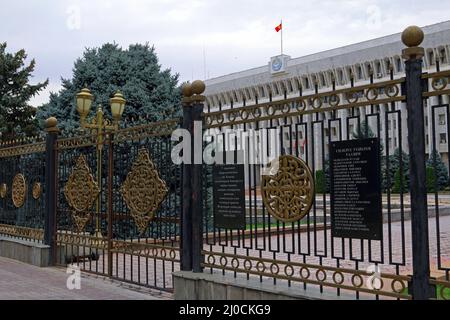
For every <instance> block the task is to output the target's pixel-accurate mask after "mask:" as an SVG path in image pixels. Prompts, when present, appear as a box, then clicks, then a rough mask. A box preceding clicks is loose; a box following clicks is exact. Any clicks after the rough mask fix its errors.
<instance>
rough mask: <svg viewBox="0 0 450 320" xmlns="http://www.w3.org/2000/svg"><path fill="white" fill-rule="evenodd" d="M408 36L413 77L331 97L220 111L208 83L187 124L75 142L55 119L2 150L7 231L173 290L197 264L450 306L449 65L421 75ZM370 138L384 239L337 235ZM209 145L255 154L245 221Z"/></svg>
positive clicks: (246, 178) (245, 177)
mask: <svg viewBox="0 0 450 320" xmlns="http://www.w3.org/2000/svg"><path fill="white" fill-rule="evenodd" d="M405 34H406V36H405V37H404V40H405V43H406V44H407V45H408V46H409V48H408V49H406V50H405V51H404V57H405V59H406V77H405V78H395V77H394V74H393V72H392V71H391V79H390V80H388V81H381V82H375V81H374V77H373V75H372V76H371V77H370V82H369V83H368V84H366V85H362V86H354V83H353V80H352V81H351V85H350V86H348V87H344V88H342V87H340V88H336V83H335V82H334V81H333V88H332V90H331V91H326V92H320V91H319V86H318V84H317V83H315V92H314V93H312V94H307V95H304V94H303V93H302V90H301V88H299V89H300V94H299V96H298V97H293V98H288V97H287V90H285V97H284V99H282V100H277V101H274V100H273V99H272V98H270V99H269V101H268V102H264V103H258V97H257V96H256V94H255V96H254V97H253V99H252V101H251V102H247V103H246V102H244V105H243V106H240V107H237V108H234V107H233V105H231V107H230V108H222V107H220V108H219V110H212V109H211V107H210V106H208V105H206V106H205V104H204V101H205V98H204V97H203V96H202V95H201V94H202V93H203V91H204V86H203V84H202V83H201V82H194V83H193V84H192V85H188V86H185V87H184V89H183V94H184V98H183V118H182V119H174V120H169V121H163V122H158V123H149V124H145V125H139V126H135V127H130V128H125V129H120V130H116V131H112V132H95V134H94V133H93V132H91V131H85V133H84V134H83V135H80V136H74V137H64V132H62V133H58V131H57V128H56V123H55V122H54V120H49V121H48V123H47V124H48V128H47V134H46V142H44V141H43V140H42V138H39V139H34V140H32V141H20V142H18V141H16V142H12V143H9V144H4V145H2V147H1V148H0V165H1V171H0V196H1V201H0V208H1V211H0V234H1V235H4V236H9V237H12V238H23V239H27V240H33V241H38V242H44V243H46V244H48V245H50V246H51V248H52V249H53V251H52V253H53V254H52V257H51V259H52V262H53V263H57V264H61V265H68V264H72V265H77V266H79V267H80V268H81V269H82V270H84V271H87V272H92V273H96V274H101V275H104V276H108V277H111V278H115V279H119V280H122V281H126V282H132V283H137V284H141V285H145V286H149V287H154V288H160V289H163V290H172V288H173V284H172V273H173V272H175V271H178V270H184V271H193V272H196V273H202V272H208V273H217V274H219V275H226V276H231V277H236V278H238V277H242V279H244V280H245V279H257V280H259V281H260V282H261V283H271V284H275V285H279V286H288V287H292V288H301V289H309V288H319V290H320V291H321V292H334V293H335V294H336V295H337V296H343V297H345V298H356V299H373V298H375V299H385V298H388V299H389V298H390V299H411V298H414V299H435V298H438V299H448V297H449V290H450V289H449V287H450V272H449V271H450V265H449V261H450V260H449V259H450V246H449V245H448V241H447V240H448V237H449V232H450V197H449V196H448V195H447V194H446V193H445V192H443V190H442V189H444V188H445V187H446V186H447V187H448V186H449V178H448V169H443V168H442V167H441V159H440V157H439V156H438V153H437V152H436V151H437V150H438V148H439V147H446V148H447V149H446V150H449V148H450V141H449V140H448V138H446V137H444V138H443V137H442V135H441V130H443V129H445V132H447V133H449V132H450V113H449V104H448V95H449V94H450V89H449V78H450V71H440V66H439V62H438V63H437V69H436V72H434V73H430V74H425V73H422V68H421V64H422V59H421V58H422V51H423V50H422V49H421V48H420V47H418V45H420V42H421V41H418V40H417V38H416V39H415V38H414V37H411V32H409V33H408V32H406V33H405ZM408 34H409V37H408ZM416 34H419V37H418V38H420V32H419V33H416ZM411 39H412V40H411ZM419 40H420V39H419ZM391 70H392V69H391ZM285 89H286V88H285ZM200 124H201V125H202V128H201V129H199V128H198V127H199V125H200ZM178 128H183V129H185V130H187V131H188V132H189V133H190V142H189V143H188V145H189V146H190V147H191V150H189V151H188V150H187V149H183V151H182V152H181V153H180V154H179V156H180V157H181V158H182V159H183V162H181V163H182V164H175V163H174V161H173V158H172V157H173V156H174V152H173V150H174V149H173V147H174V146H175V144H178V143H180V141H178V140H177V138H173V137H172V133H173V131H174V130H175V129H178ZM271 130H275V131H271ZM270 132H274V134H272V133H270ZM255 133H257V136H258V135H259V138H256V139H254V137H253V135H252V134H255ZM188 138H189V136H188V135H184V136H183V141H184V139H188ZM367 139H372V140H373V139H375V140H374V141H379V143H380V147H379V150H377V153H378V154H377V155H376V158H377V159H379V164H378V166H379V168H373V169H374V170H377V171H379V172H380V181H379V182H380V185H381V188H380V189H381V191H382V196H381V204H380V208H375V212H376V213H378V214H379V215H380V217H381V219H382V224H381V229H382V235H379V237H378V238H373V239H359V238H356V237H355V238H352V237H351V236H350V237H349V236H342V235H337V234H336V233H333V232H335V230H332V222H333V218H335V216H334V213H333V211H332V210H334V209H333V205H335V204H336V203H335V202H333V203H331V197H332V196H333V197H334V196H335V195H331V194H330V192H331V191H332V190H331V189H332V181H333V177H331V175H332V174H333V166H334V164H333V163H334V162H333V159H330V156H331V155H332V153H333V150H334V149H333V148H334V146H335V144H336V142H339V141H355V140H360V141H366V140H367ZM199 141H200V147H199V145H198V142H199ZM211 142H215V143H216V146H217V145H219V146H220V147H221V148H220V149H221V151H227V152H224V153H223V154H221V156H223V157H225V158H226V156H227V154H228V153H229V154H231V155H232V156H233V158H234V160H236V159H238V158H239V157H242V155H243V159H244V162H243V165H241V166H237V167H235V168H234V169H236V172H235V173H237V175H236V176H235V178H236V179H237V180H239V179H241V180H242V181H241V182H242V185H241V187H242V188H241V189H243V193H242V194H239V192H236V193H233V192H235V190H234V189H233V190H232V188H231V187H230V189H229V190H226V192H228V191H229V192H230V193H231V194H232V195H233V197H234V196H235V197H236V199H237V200H236V202H235V201H234V199H231V201H230V202H233V203H234V202H235V203H238V205H239V206H240V207H241V208H240V209H242V210H243V212H244V215H243V217H240V218H239V217H238V216H236V219H238V218H239V219H240V220H239V223H238V221H237V220H233V219H234V218H232V219H230V218H228V222H230V221H231V222H230V223H231V224H230V226H229V227H227V226H224V225H223V221H222V220H223V219H224V217H219V216H218V207H217V202H218V198H220V197H221V194H218V193H217V190H216V189H217V185H218V180H219V178H220V177H222V176H220V177H219V175H218V172H219V173H220V172H221V170H222V169H223V168H225V167H220V166H216V167H215V166H214V165H210V164H206V163H204V162H203V161H202V160H205V159H204V157H203V156H204V155H205V154H206V151H205V150H206V149H207V148H208V145H210V143H211ZM202 144H203V145H202ZM258 145H265V146H266V148H261V149H258V148H259V147H258ZM244 146H246V147H247V148H248V149H249V150H251V152H250V154H253V155H255V154H258V155H259V156H263V158H264V157H266V156H267V157H268V158H270V157H273V158H274V159H279V162H278V165H279V167H278V171H276V172H275V173H273V174H268V173H270V170H269V171H264V170H267V169H270V167H269V168H267V166H265V165H261V164H259V163H251V162H250V161H249V160H250V154H248V153H245V152H244V153H242V152H243V151H245V150H246V149H245V148H244ZM202 147H203V148H202ZM248 149H247V150H248ZM214 153H215V152H212V153H211V155H213V154H214ZM265 153H267V154H265ZM199 154H200V155H202V154H203V156H200V157H199ZM214 155H215V154H214ZM186 159H188V160H190V161H186ZM199 159H200V160H199ZM443 161H444V162H445V164H446V167H447V168H448V167H449V163H448V162H449V159H448V158H446V159H443ZM43 163H45V165H43ZM221 168H222V169H221ZM239 170H242V171H239ZM445 170H447V173H446V175H445V174H443V172H444V173H445ZM233 188H234V187H233ZM215 191H216V192H215ZM240 191H242V190H240ZM240 196H242V199H240ZM241 200H242V201H241ZM380 211H381V212H380ZM219 218H220V219H222V220H221V221H219V220H220V219H219ZM241 218H243V219H241ZM225 219H226V217H225ZM306 292H307V291H306Z"/></svg>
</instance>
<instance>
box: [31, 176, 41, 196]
mask: <svg viewBox="0 0 450 320" xmlns="http://www.w3.org/2000/svg"><path fill="white" fill-rule="evenodd" d="M31 194H32V195H33V199H34V200H37V199H39V198H40V197H41V194H42V185H41V183H40V182H38V181H36V182H35V183H33V189H32V192H31Z"/></svg>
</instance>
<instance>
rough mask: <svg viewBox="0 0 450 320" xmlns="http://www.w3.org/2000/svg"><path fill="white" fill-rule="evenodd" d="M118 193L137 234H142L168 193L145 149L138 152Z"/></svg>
mask: <svg viewBox="0 0 450 320" xmlns="http://www.w3.org/2000/svg"><path fill="white" fill-rule="evenodd" d="M120 191H121V192H122V195H123V198H124V199H125V203H126V204H127V207H128V208H129V209H130V211H131V216H132V217H133V219H134V222H135V224H136V226H137V228H138V230H139V232H140V233H141V234H143V233H144V232H145V230H146V229H147V226H148V223H149V222H150V221H151V220H152V219H153V218H154V216H155V213H156V211H157V210H158V208H159V206H160V204H161V202H162V201H163V200H164V198H165V197H166V195H167V192H168V190H167V187H166V183H165V182H164V181H163V180H162V179H161V178H160V177H159V174H158V171H157V169H156V167H155V165H154V163H153V162H152V161H151V160H150V155H149V154H148V151H147V150H146V149H141V150H139V153H138V157H137V159H136V161H135V162H134V163H133V166H132V168H131V171H130V172H129V173H128V175H127V178H126V179H125V182H124V184H123V185H122V188H121V189H120Z"/></svg>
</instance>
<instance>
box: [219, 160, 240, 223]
mask: <svg viewBox="0 0 450 320" xmlns="http://www.w3.org/2000/svg"><path fill="white" fill-rule="evenodd" d="M244 176H245V175H244V165H243V164H222V165H214V167H213V199H214V226H215V227H216V228H225V229H237V230H245V225H246V223H245V181H244Z"/></svg>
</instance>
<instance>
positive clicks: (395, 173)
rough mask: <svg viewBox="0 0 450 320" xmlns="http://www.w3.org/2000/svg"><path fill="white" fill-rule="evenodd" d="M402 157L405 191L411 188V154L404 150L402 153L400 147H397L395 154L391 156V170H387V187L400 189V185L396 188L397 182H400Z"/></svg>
mask: <svg viewBox="0 0 450 320" xmlns="http://www.w3.org/2000/svg"><path fill="white" fill-rule="evenodd" d="M400 159H401V161H402V171H403V175H402V176H403V191H404V192H407V191H408V190H409V156H408V155H407V154H406V153H405V152H404V151H402V153H401V154H400V149H398V148H397V149H395V151H394V154H393V155H391V156H389V171H387V172H386V173H387V175H388V177H389V181H387V180H388V179H387V180H386V188H387V189H394V190H396V191H397V192H398V191H399V190H400V185H398V186H397V187H395V188H394V185H395V184H396V183H398V184H400V177H401V175H400ZM388 183H389V184H388ZM394 192H395V191H394Z"/></svg>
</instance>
